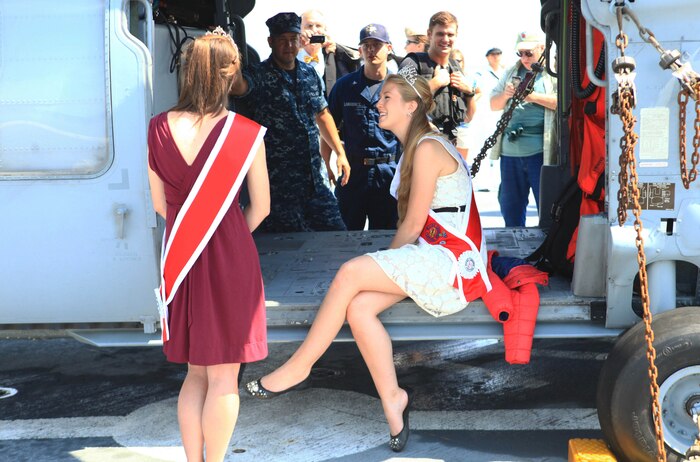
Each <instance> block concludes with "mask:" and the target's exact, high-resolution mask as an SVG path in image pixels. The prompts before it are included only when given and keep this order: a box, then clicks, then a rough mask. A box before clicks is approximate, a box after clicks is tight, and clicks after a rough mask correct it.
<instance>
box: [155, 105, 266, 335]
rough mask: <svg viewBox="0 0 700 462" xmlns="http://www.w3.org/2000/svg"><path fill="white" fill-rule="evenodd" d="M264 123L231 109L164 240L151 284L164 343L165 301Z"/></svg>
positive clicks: (244, 166) (223, 205)
mask: <svg viewBox="0 0 700 462" xmlns="http://www.w3.org/2000/svg"><path fill="white" fill-rule="evenodd" d="M265 130H266V129H265V127H263V126H261V125H259V124H257V123H255V122H253V121H252V120H250V119H247V118H245V117H243V116H241V115H238V114H236V113H234V112H230V111H229V113H228V116H226V122H225V123H224V128H223V130H222V131H221V134H220V135H219V138H218V139H217V140H216V144H214V148H213V149H212V151H211V153H210V154H209V158H208V159H207V161H206V163H205V164H204V167H203V168H202V171H201V172H200V173H199V176H198V177H197V180H196V181H195V183H194V186H193V187H192V190H191V191H190V193H189V194H188V195H187V199H186V200H185V203H184V204H183V205H182V208H181V209H180V212H179V213H178V214H177V217H176V218H175V223H174V224H173V229H172V230H171V231H170V234H169V235H168V240H167V243H166V242H165V239H163V251H162V253H161V263H160V270H161V279H160V287H158V288H157V289H155V292H156V299H157V300H158V312H159V314H160V318H161V321H160V322H161V328H162V331H163V342H167V341H168V340H170V329H169V328H168V304H169V303H170V302H171V301H172V300H173V297H174V296H175V293H176V292H177V289H178V288H179V287H180V284H181V283H182V281H183V280H184V279H185V276H186V275H187V273H188V272H189V270H190V268H192V265H194V263H195V261H196V260H197V258H199V255H200V254H201V253H202V251H203V250H204V247H206V245H207V243H208V242H209V239H210V238H211V236H212V235H213V234H214V231H216V228H217V226H219V223H221V220H222V219H223V218H224V215H225V214H226V212H227V211H228V209H229V207H230V206H231V203H232V202H233V199H234V198H235V197H236V194H237V193H238V190H239V189H240V187H241V184H242V182H243V179H244V178H245V176H246V174H247V173H248V169H249V168H250V165H251V164H252V162H253V159H254V158H255V154H256V153H257V152H258V148H259V147H260V143H262V141H263V136H264V135H265Z"/></svg>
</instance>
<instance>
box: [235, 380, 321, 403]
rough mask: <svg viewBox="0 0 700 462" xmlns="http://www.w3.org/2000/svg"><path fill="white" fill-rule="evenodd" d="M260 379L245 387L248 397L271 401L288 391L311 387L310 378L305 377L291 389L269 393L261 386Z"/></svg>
mask: <svg viewBox="0 0 700 462" xmlns="http://www.w3.org/2000/svg"><path fill="white" fill-rule="evenodd" d="M261 379H262V378H260V379H257V380H253V381H252V382H248V383H247V384H246V386H245V388H246V390H248V393H250V395H251V396H252V397H253V398H258V399H272V398H276V397H278V396H279V395H283V394H285V393H287V392H290V391H298V390H304V389H306V388H309V386H310V385H311V377H307V378H305V379H304V380H302V381H301V382H299V383H298V384H296V385H294V386H293V387H289V388H287V389H286V390H282V391H270V390H268V389H267V388H265V387H263V386H262V382H261Z"/></svg>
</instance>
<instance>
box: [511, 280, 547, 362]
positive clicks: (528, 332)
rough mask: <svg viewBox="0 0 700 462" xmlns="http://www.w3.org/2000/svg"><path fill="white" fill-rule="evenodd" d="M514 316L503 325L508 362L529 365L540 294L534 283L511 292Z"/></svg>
mask: <svg viewBox="0 0 700 462" xmlns="http://www.w3.org/2000/svg"><path fill="white" fill-rule="evenodd" d="M511 295H512V297H513V308H514V310H513V316H512V317H511V318H510V320H509V321H508V322H507V323H505V324H503V342H504V343H505V347H506V361H507V362H508V363H510V364H527V363H529V362H530V354H531V352H532V337H533V335H534V334H535V322H536V321H537V311H538V310H539V307H540V293H539V291H538V290H537V286H536V285H535V283H534V282H530V283H527V284H525V285H522V286H520V287H518V288H517V289H513V290H512V291H511Z"/></svg>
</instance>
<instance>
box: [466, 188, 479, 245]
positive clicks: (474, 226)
mask: <svg viewBox="0 0 700 462" xmlns="http://www.w3.org/2000/svg"><path fill="white" fill-rule="evenodd" d="M467 237H468V238H469V239H471V240H472V242H473V243H474V245H476V248H477V249H479V251H481V218H479V209H477V208H476V199H475V198H474V194H472V203H471V205H470V206H469V222H468V224H467Z"/></svg>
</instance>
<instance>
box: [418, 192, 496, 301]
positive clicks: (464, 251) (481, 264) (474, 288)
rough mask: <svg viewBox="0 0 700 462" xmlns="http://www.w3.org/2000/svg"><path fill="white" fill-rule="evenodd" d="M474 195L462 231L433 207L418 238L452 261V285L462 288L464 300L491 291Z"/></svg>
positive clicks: (484, 246)
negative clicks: (436, 248)
mask: <svg viewBox="0 0 700 462" xmlns="http://www.w3.org/2000/svg"><path fill="white" fill-rule="evenodd" d="M471 196H472V197H471V203H470V205H469V210H466V211H465V216H468V220H466V221H467V226H466V229H465V230H463V231H460V230H458V229H456V228H454V227H452V226H450V225H448V224H447V223H444V222H440V219H439V214H438V213H435V212H433V211H432V210H431V211H430V212H429V213H428V218H427V219H426V221H425V225H424V226H423V231H422V232H421V235H420V237H419V238H418V240H419V241H420V242H421V243H424V244H430V245H435V246H438V247H439V248H440V249H441V250H443V251H444V253H445V254H446V255H447V256H448V257H449V258H450V260H452V272H451V275H450V278H454V281H453V283H452V285H453V286H454V287H455V288H456V289H459V294H460V298H461V299H462V301H463V302H464V303H468V302H471V301H472V300H476V299H477V298H480V297H481V296H482V295H484V294H485V293H486V292H488V291H490V290H491V281H489V277H488V274H487V271H486V262H488V256H487V252H486V242H485V238H484V235H483V233H482V232H481V220H480V219H479V211H478V210H477V208H476V200H475V199H474V195H473V194H472V195H471Z"/></svg>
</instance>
